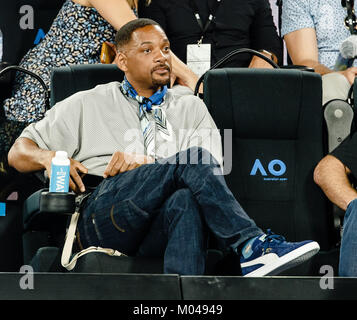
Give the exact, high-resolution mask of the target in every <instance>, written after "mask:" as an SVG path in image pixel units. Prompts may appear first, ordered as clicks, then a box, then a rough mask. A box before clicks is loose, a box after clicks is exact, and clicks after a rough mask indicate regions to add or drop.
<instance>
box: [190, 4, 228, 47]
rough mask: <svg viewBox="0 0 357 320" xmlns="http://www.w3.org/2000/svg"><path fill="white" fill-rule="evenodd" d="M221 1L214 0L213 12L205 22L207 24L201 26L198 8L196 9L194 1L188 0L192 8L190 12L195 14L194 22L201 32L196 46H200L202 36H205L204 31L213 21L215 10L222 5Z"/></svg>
mask: <svg viewBox="0 0 357 320" xmlns="http://www.w3.org/2000/svg"><path fill="white" fill-rule="evenodd" d="M222 1H223V0H216V2H215V5H214V7H213V10H212V12H211V13H210V15H209V17H208V20H207V22H206V25H205V26H203V23H202V19H201V16H200V14H199V13H198V7H197V3H196V1H195V0H189V2H190V5H191V8H192V10H193V13H194V14H195V18H196V20H197V24H198V25H199V27H200V28H201V31H202V35H201V39H200V40H199V41H198V44H201V43H202V40H203V37H204V35H205V34H206V31H207V30H208V28H209V26H210V25H211V23H212V20H213V19H214V17H215V14H216V12H217V9H218V7H219V5H220V4H221V3H222Z"/></svg>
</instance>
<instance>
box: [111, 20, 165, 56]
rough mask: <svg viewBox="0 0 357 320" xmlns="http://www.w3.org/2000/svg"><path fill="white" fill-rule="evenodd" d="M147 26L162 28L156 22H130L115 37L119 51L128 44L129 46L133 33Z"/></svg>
mask: <svg viewBox="0 0 357 320" xmlns="http://www.w3.org/2000/svg"><path fill="white" fill-rule="evenodd" d="M146 26H160V25H159V24H158V23H157V22H156V21H154V20H151V19H147V18H140V19H135V20H132V21H129V22H128V23H126V24H125V25H123V26H122V27H121V28H120V29H119V30H118V32H117V34H116V36H115V46H116V48H117V49H120V48H122V47H123V46H125V45H126V44H128V43H129V42H130V40H131V36H132V34H133V32H134V31H135V30H137V29H140V28H143V27H146Z"/></svg>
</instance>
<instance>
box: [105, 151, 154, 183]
mask: <svg viewBox="0 0 357 320" xmlns="http://www.w3.org/2000/svg"><path fill="white" fill-rule="evenodd" d="M154 161H155V159H153V158H151V157H149V156H145V155H138V154H136V153H124V152H121V151H116V152H115V153H114V154H113V155H112V158H111V159H110V161H109V163H108V165H107V167H106V168H105V171H104V174H103V177H104V178H107V177H113V176H116V175H117V174H118V173H122V172H125V171H129V170H133V169H136V168H137V167H140V166H141V165H143V164H147V163H153V162H154Z"/></svg>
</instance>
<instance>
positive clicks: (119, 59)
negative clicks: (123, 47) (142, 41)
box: [114, 51, 128, 72]
mask: <svg viewBox="0 0 357 320" xmlns="http://www.w3.org/2000/svg"><path fill="white" fill-rule="evenodd" d="M114 62H115V64H116V65H117V66H118V68H119V69H120V70H121V71H123V72H126V71H127V70H128V67H127V58H126V55H125V53H124V52H122V51H117V55H116V56H115V59H114Z"/></svg>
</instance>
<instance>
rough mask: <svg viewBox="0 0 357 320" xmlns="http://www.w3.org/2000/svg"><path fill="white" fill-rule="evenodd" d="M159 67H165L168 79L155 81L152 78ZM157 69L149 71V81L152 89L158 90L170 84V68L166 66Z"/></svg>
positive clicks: (155, 79)
mask: <svg viewBox="0 0 357 320" xmlns="http://www.w3.org/2000/svg"><path fill="white" fill-rule="evenodd" d="M159 67H161V68H162V67H165V68H167V70H168V72H169V75H168V78H167V79H161V78H160V79H157V78H155V77H154V75H153V73H154V71H155V70H156V69H157V68H159ZM157 68H154V69H153V70H152V71H151V81H152V85H153V88H154V89H158V88H160V87H162V86H166V85H169V84H170V79H171V68H170V67H169V66H168V65H166V64H165V65H160V66H158V67H157Z"/></svg>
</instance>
